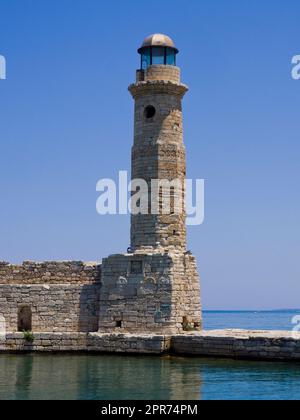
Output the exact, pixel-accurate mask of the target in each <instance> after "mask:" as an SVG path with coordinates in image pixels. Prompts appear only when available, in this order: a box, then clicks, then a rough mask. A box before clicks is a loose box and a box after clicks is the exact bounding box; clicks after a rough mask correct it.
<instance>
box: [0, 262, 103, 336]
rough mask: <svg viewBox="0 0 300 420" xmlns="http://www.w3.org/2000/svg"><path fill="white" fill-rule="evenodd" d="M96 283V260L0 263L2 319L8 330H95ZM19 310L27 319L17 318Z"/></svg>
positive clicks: (98, 280)
mask: <svg viewBox="0 0 300 420" xmlns="http://www.w3.org/2000/svg"><path fill="white" fill-rule="evenodd" d="M100 287H101V266H100V265H99V264H96V263H95V264H94V263H90V264H85V263H81V262H63V263H55V262H49V263H48V262H47V263H32V262H26V263H24V264H23V265H21V266H16V265H9V264H7V263H1V264H0V316H1V319H2V323H4V326H5V329H6V331H9V332H17V331H19V330H22V329H30V330H32V331H34V332H38V331H40V332H92V331H97V330H98V320H99V303H100ZM22 312H27V318H30V322H28V319H27V320H26V322H25V321H24V322H25V323H24V322H23V321H20V320H21V317H22ZM2 329H3V328H2Z"/></svg>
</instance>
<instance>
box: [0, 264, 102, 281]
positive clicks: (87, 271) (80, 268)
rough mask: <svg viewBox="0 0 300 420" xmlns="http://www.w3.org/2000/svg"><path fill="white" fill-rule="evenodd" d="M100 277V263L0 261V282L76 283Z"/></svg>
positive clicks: (98, 279)
mask: <svg viewBox="0 0 300 420" xmlns="http://www.w3.org/2000/svg"><path fill="white" fill-rule="evenodd" d="M100 279H101V265H99V264H97V263H83V262H76V261H65V262H44V263H36V262H31V261H26V262H24V263H23V265H12V264H9V263H6V262H0V285H2V284H23V285H24V284H78V283H87V284H88V283H97V282H99V281H100Z"/></svg>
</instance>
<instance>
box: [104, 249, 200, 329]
mask: <svg viewBox="0 0 300 420" xmlns="http://www.w3.org/2000/svg"><path fill="white" fill-rule="evenodd" d="M99 328H100V331H101V332H107V333H113V332H116V331H120V332H121V331H122V332H131V333H141V334H142V333H146V332H147V333H157V334H176V333H180V332H182V331H184V328H188V329H193V330H194V329H200V328H201V305H200V284H199V277H198V273H197V268H196V263H195V258H194V257H193V256H191V255H189V254H187V253H186V254H182V253H177V254H175V253H172V254H171V253H167V252H166V253H164V254H159V253H152V254H151V253H149V254H137V253H135V254H132V255H130V254H128V255H115V256H111V257H109V258H107V259H104V260H103V266H102V287H101V298H100V323H99Z"/></svg>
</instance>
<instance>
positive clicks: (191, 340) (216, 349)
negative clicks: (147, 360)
mask: <svg viewBox="0 0 300 420" xmlns="http://www.w3.org/2000/svg"><path fill="white" fill-rule="evenodd" d="M19 351H22V352H24V351H25V352H53V351H55V352H77V351H84V352H98V353H124V354H127V353H135V354H156V355H159V354H163V353H169V354H176V355H185V356H198V357H221V358H237V359H238V358H243V359H249V360H251V359H253V360H273V361H276V360H278V361H300V333H288V332H284V331H278V332H276V331H272V332H268V331H256V332H252V331H240V330H228V331H209V332H205V331H203V332H201V333H190V334H182V335H172V336H171V335H153V334H100V333H89V334H84V333H49V334H47V333H36V334H34V342H33V343H28V342H26V341H25V340H24V337H23V334H22V333H14V334H7V335H6V337H5V338H4V337H2V336H0V352H19Z"/></svg>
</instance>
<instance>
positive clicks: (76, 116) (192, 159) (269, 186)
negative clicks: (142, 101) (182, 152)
mask: <svg viewBox="0 0 300 420" xmlns="http://www.w3.org/2000/svg"><path fill="white" fill-rule="evenodd" d="M299 18H300V3H299V1H298V0H287V1H285V2H283V1H282V0H280V1H279V0H272V2H271V1H268V0H264V1H262V0H260V1H258V0H251V1H250V0H249V1H246V0H227V1H225V0H223V1H221V0H202V1H199V0H189V1H178V0H172V1H171V0H165V1H158V0H152V1H151V2H142V1H136V0H129V1H127V2H124V1H116V0H115V1H113V2H106V1H96V0H85V1H83V0H81V1H79V0H51V1H50V0H43V1H37V0H35V1H34V0H18V1H17V0H2V1H1V4H0V54H2V55H4V56H5V57H6V59H7V80H5V81H0V145H1V153H0V191H1V206H0V260H7V261H11V262H21V261H22V260H38V261H43V260H66V259H72V260H73V259H74V260H87V261H90V260H100V259H101V258H102V257H105V256H107V255H109V254H110V253H116V252H124V250H126V249H127V247H128V245H129V218H128V217H127V216H118V217H116V216H114V217H111V216H108V217H103V216H99V215H98V214H97V213H96V211H95V203H96V199H97V193H96V190H95V186H96V183H97V181H98V180H99V179H100V178H107V177H112V178H116V177H117V174H118V171H119V170H122V169H125V170H126V169H129V168H130V148H131V145H132V141H133V101H132V99H131V98H130V95H129V93H128V92H127V86H128V85H129V84H130V83H132V82H133V81H134V78H135V70H136V68H137V67H138V65H139V57H138V55H137V52H136V50H137V48H138V47H139V46H140V44H141V42H142V40H143V39H144V38H145V37H146V36H147V35H149V34H151V33H155V32H162V33H167V34H168V35H170V36H171V37H172V38H173V39H174V40H175V42H176V44H177V45H178V48H179V49H180V55H179V57H178V64H179V65H180V67H181V68H182V78H183V82H185V83H186V84H188V85H189V87H190V92H189V94H188V95H187V96H186V98H185V100H184V118H185V121H184V122H185V142H186V146H187V152H188V177H189V178H204V179H205V180H206V219H205V223H204V224H203V225H202V226H199V227H191V228H189V248H190V249H191V250H192V251H193V252H194V254H195V255H196V256H197V259H198V265H199V271H200V273H201V282H202V297H203V304H204V307H205V308H206V309H248V308H249V309H252V308H254V309H272V308H282V307H284V308H285V307H300V264H299V255H300V254H299V251H300V244H299V241H300V239H299V238H300V231H299V230H300V229H299V214H300V198H299V179H300V165H299V161H300V145H299V137H300V136H299V133H300V127H299V125H300V123H299V101H300V80H299V81H295V80H293V79H292V78H291V69H292V65H291V59H292V57H293V56H294V55H296V54H300V43H299Z"/></svg>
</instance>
